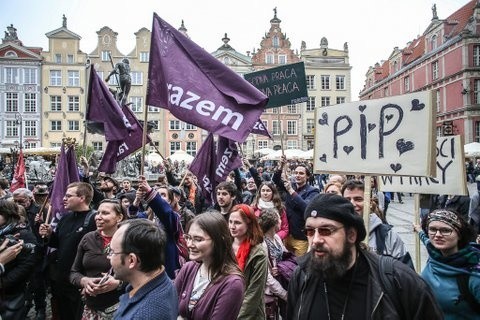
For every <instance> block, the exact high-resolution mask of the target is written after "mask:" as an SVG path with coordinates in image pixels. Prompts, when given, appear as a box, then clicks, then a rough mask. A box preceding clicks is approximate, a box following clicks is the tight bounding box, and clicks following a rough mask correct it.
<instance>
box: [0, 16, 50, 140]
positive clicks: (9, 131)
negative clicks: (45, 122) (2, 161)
mask: <svg viewBox="0 0 480 320" xmlns="http://www.w3.org/2000/svg"><path fill="white" fill-rule="evenodd" d="M41 51H42V48H38V47H27V46H24V45H23V43H22V41H21V40H20V39H19V38H18V35H17V29H16V28H15V27H14V26H13V25H10V26H8V27H7V31H6V32H5V37H4V38H3V39H2V44H1V45H0V148H2V147H3V148H11V147H13V146H15V145H17V146H18V145H21V146H22V147H25V148H35V147H40V146H41V135H42V126H41V112H42V110H41V106H42V94H41V93H42V85H41V74H42V73H41V63H42V56H41Z"/></svg>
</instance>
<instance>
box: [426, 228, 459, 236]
mask: <svg viewBox="0 0 480 320" xmlns="http://www.w3.org/2000/svg"><path fill="white" fill-rule="evenodd" d="M427 231H428V234H429V235H431V236H434V235H436V234H437V232H440V234H441V235H442V236H444V237H446V236H449V235H451V234H452V232H453V229H450V228H435V227H428V229H427Z"/></svg>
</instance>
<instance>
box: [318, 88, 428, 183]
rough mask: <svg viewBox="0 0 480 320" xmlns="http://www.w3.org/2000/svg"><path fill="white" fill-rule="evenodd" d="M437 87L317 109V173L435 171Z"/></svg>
mask: <svg viewBox="0 0 480 320" xmlns="http://www.w3.org/2000/svg"><path fill="white" fill-rule="evenodd" d="M434 119H435V109H434V108H433V95H432V92H431V91H422V92H415V93H412V94H407V95H401V96H393V97H388V98H383V99H377V100H364V101H356V102H351V103H345V104H340V105H335V106H330V107H323V108H318V109H317V110H316V125H315V156H314V170H315V171H316V172H332V173H334V172H335V173H361V174H370V175H372V174H373V175H402V176H435V174H436V170H435V138H434V128H433V127H434Z"/></svg>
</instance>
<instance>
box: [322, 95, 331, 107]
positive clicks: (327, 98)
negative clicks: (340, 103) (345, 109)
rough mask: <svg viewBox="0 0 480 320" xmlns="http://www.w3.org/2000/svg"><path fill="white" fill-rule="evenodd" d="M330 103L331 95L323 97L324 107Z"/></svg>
mask: <svg viewBox="0 0 480 320" xmlns="http://www.w3.org/2000/svg"><path fill="white" fill-rule="evenodd" d="M329 105H330V97H322V104H321V106H322V107H328V106H329Z"/></svg>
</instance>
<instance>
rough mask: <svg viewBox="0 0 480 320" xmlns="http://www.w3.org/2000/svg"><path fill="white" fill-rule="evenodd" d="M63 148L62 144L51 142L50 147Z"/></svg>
mask: <svg viewBox="0 0 480 320" xmlns="http://www.w3.org/2000/svg"><path fill="white" fill-rule="evenodd" d="M61 146H62V143H61V142H50V147H52V148H60V147H61Z"/></svg>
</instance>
